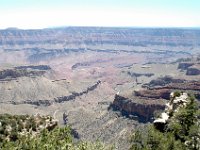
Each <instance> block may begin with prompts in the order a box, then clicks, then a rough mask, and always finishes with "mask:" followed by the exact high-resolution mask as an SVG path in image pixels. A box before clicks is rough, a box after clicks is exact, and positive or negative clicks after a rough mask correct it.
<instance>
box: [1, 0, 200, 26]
mask: <svg viewBox="0 0 200 150" xmlns="http://www.w3.org/2000/svg"><path fill="white" fill-rule="evenodd" d="M56 26H128V27H131V26H135V27H200V0H0V28H8V27H18V28H23V29H27V28H32V29H33V28H34V29H35V28H46V27H56Z"/></svg>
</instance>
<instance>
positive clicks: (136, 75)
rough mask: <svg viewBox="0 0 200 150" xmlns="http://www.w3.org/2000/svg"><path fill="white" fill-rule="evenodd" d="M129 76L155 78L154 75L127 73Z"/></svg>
mask: <svg viewBox="0 0 200 150" xmlns="http://www.w3.org/2000/svg"><path fill="white" fill-rule="evenodd" d="M127 74H128V75H130V76H131V77H141V76H145V77H152V76H154V73H136V72H130V71H128V72H127Z"/></svg>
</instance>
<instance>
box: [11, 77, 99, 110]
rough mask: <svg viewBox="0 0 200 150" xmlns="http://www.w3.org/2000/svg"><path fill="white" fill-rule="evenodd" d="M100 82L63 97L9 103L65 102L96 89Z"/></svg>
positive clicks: (41, 104) (42, 104)
mask: <svg viewBox="0 0 200 150" xmlns="http://www.w3.org/2000/svg"><path fill="white" fill-rule="evenodd" d="M99 84H101V81H100V80H99V81H97V83H95V84H94V85H92V86H90V87H88V88H87V89H86V90H84V91H82V92H79V93H78V92H73V93H72V94H71V95H67V96H62V97H57V98H54V100H36V101H35V100H34V101H32V100H25V101H22V102H15V101H10V102H9V103H11V104H14V105H19V104H30V105H36V106H50V105H52V104H53V103H63V102H66V101H70V100H74V99H75V98H77V97H79V96H82V95H84V94H87V93H88V92H90V91H93V90H95V89H96V88H97V87H98V86H99Z"/></svg>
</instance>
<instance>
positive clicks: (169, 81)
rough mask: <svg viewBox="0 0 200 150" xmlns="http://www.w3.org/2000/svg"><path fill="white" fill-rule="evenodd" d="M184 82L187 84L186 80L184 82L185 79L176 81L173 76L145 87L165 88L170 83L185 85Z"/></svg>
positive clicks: (152, 82)
mask: <svg viewBox="0 0 200 150" xmlns="http://www.w3.org/2000/svg"><path fill="white" fill-rule="evenodd" d="M184 82H185V80H183V79H174V78H173V77H171V76H165V77H162V78H158V79H155V80H151V81H150V82H149V83H148V84H144V85H143V87H148V88H152V87H160V86H165V85H168V84H170V83H184Z"/></svg>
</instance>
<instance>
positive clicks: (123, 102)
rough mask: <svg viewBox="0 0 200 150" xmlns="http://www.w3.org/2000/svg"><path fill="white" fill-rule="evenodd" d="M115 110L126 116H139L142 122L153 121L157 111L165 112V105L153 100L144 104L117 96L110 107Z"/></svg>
mask: <svg viewBox="0 0 200 150" xmlns="http://www.w3.org/2000/svg"><path fill="white" fill-rule="evenodd" d="M110 108H112V109H113V110H117V111H120V112H121V113H122V115H125V116H132V115H133V116H137V117H138V120H139V121H140V122H149V121H152V117H153V115H154V112H155V111H157V110H164V108H165V106H164V104H159V103H157V102H153V100H146V101H144V102H143V103H137V102H134V100H131V99H129V98H126V97H123V96H120V95H115V99H114V101H113V103H112V104H111V105H110Z"/></svg>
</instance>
